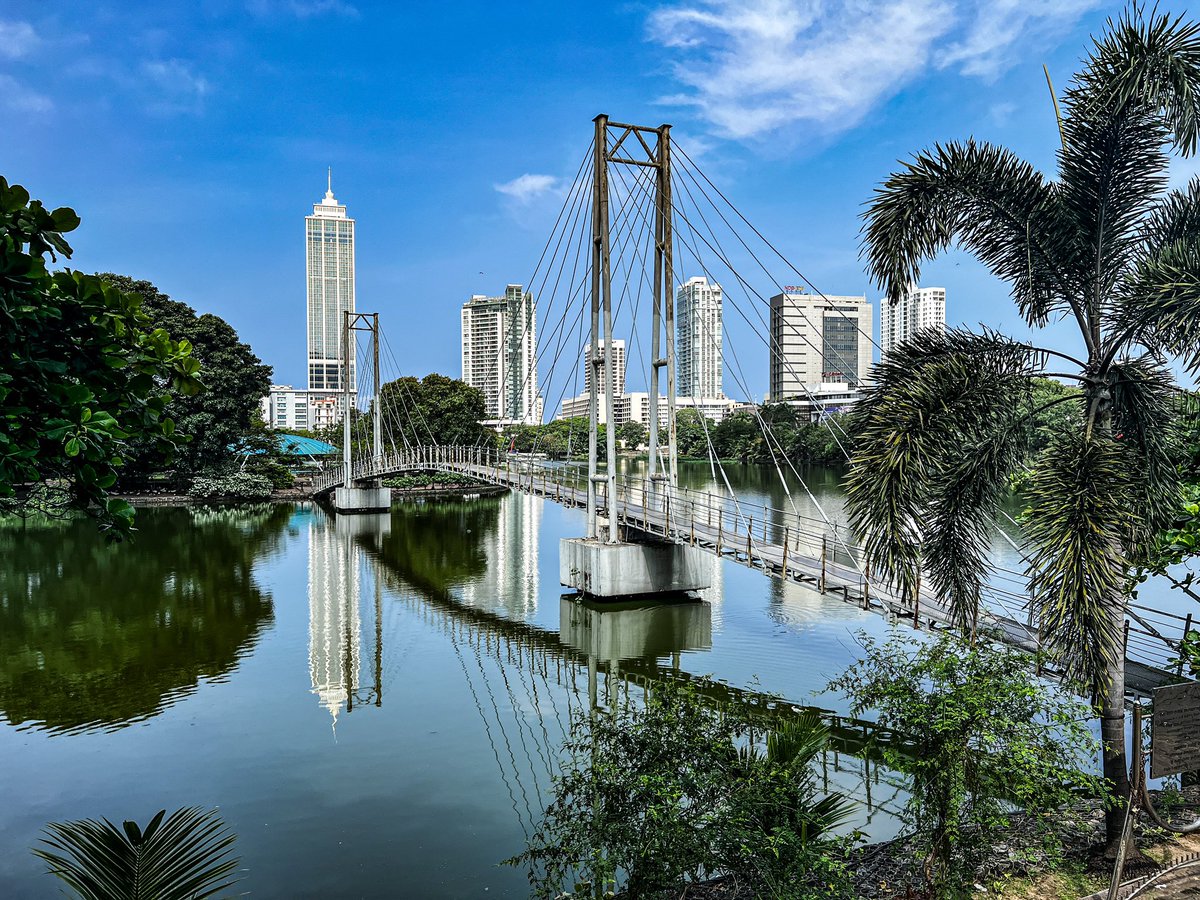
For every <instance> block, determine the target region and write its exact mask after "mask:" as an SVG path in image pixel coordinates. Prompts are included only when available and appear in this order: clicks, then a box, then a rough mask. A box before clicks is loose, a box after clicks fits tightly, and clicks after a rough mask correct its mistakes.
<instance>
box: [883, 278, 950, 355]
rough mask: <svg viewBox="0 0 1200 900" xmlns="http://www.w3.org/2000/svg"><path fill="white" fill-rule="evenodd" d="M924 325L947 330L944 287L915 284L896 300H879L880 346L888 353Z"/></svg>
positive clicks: (925, 327)
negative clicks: (916, 285) (927, 286)
mask: <svg viewBox="0 0 1200 900" xmlns="http://www.w3.org/2000/svg"><path fill="white" fill-rule="evenodd" d="M927 328H932V329H936V330H937V331H942V332H944V331H945V330H946V289H945V288H940V287H929V288H919V287H914V288H912V289H911V290H909V292H908V293H907V294H905V295H904V296H903V297H901V298H900V299H899V300H898V301H897V302H895V303H889V302H888V300H887V298H886V297H885V298H884V299H883V300H880V301H879V346H880V347H881V348H882V351H883V353H885V354H886V353H888V352H889V351H890V350H891V349H892V348H893V347H895V346H896V345H897V344H902V343H903V342H904V341H907V340H908V339H909V338H911V337H913V336H914V335H916V333H917V332H918V331H924V330H925V329H927Z"/></svg>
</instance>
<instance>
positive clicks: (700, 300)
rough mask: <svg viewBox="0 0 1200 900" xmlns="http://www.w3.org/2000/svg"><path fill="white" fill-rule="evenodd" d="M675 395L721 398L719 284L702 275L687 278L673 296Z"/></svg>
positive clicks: (722, 393)
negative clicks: (710, 281)
mask: <svg viewBox="0 0 1200 900" xmlns="http://www.w3.org/2000/svg"><path fill="white" fill-rule="evenodd" d="M675 327H676V332H677V339H676V341H675V355H676V359H677V363H676V365H677V366H678V381H677V382H676V394H677V395H678V396H680V397H723V396H724V395H725V393H724V391H723V389H722V380H723V378H722V376H723V370H722V365H721V286H720V285H719V284H709V283H708V279H707V278H704V277H702V276H697V277H695V278H689V279H688V280H687V281H686V282H685V283H684V284H683V285H681V286H680V288H679V291H678V292H677V293H676V295H675Z"/></svg>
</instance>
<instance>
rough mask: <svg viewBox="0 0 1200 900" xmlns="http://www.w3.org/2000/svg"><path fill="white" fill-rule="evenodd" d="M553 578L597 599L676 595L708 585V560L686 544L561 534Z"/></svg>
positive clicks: (709, 583)
mask: <svg viewBox="0 0 1200 900" xmlns="http://www.w3.org/2000/svg"><path fill="white" fill-rule="evenodd" d="M558 577H559V581H560V582H561V583H562V584H565V585H567V586H568V587H572V588H575V589H576V590H578V591H582V592H583V593H584V594H586V595H588V596H589V597H596V598H600V599H610V598H612V599H615V598H619V597H644V596H646V595H648V594H678V593H683V592H687V591H702V590H704V589H705V588H707V587H710V586H711V583H712V561H711V559H709V558H708V556H707V555H706V554H705V553H704V552H703V551H702V550H698V549H696V548H694V547H690V546H688V545H687V544H676V543H672V542H667V541H651V542H647V543H643V544H628V543H619V544H609V543H607V542H605V541H603V540H590V539H587V538H564V539H563V540H561V541H560V542H559V545H558Z"/></svg>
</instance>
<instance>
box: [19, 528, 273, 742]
mask: <svg viewBox="0 0 1200 900" xmlns="http://www.w3.org/2000/svg"><path fill="white" fill-rule="evenodd" d="M290 516H291V509H290V508H289V507H286V506H263V507H252V508H249V509H236V510H233V509H220V510H206V509H195V510H192V509H182V508H175V509H147V510H143V511H142V513H141V516H140V519H139V525H140V527H141V531H140V532H139V534H138V538H137V540H136V541H133V542H130V543H126V544H122V545H118V546H106V545H105V544H104V542H103V540H101V539H98V538H97V536H96V534H95V530H94V529H93V528H92V527H91V526H90V525H89V523H87V522H84V521H69V522H48V523H44V524H41V525H37V524H34V523H27V524H25V525H24V526H21V525H7V524H0V559H3V560H4V561H5V563H4V565H3V567H0V712H3V714H4V715H5V716H6V717H7V718H8V720H9V721H11V722H14V723H21V722H30V721H32V722H39V723H42V727H45V728H47V729H50V730H74V729H79V728H88V727H96V726H98V727H114V726H117V727H119V726H122V725H126V724H128V723H130V722H132V721H136V720H138V719H142V718H145V717H147V716H151V715H154V714H156V713H157V712H158V711H159V710H160V709H161V708H162V707H163V705H164V702H166V701H167V700H168V699H169V698H171V697H173V696H177V695H178V694H179V693H181V692H186V691H190V690H192V689H193V688H194V687H195V685H196V684H197V682H198V680H199V679H200V678H202V677H208V678H212V677H216V676H219V675H222V674H224V673H226V672H228V671H229V670H230V669H232V668H233V667H234V666H235V665H236V664H237V661H238V659H239V658H240V657H241V656H242V655H243V654H245V653H246V652H247V650H248V649H249V648H250V647H252V646H253V644H254V641H255V639H256V638H257V636H258V635H259V634H260V633H261V631H262V629H263V628H264V627H265V626H266V625H268V624H269V623H270V622H271V621H272V618H273V610H272V604H271V598H270V595H269V594H266V593H264V592H263V591H262V590H260V588H259V587H258V585H257V584H256V583H255V581H254V578H253V576H252V572H253V566H254V563H255V562H256V560H258V559H259V558H261V557H262V556H263V555H264V554H265V553H268V552H271V551H273V550H274V548H275V547H276V546H277V543H278V540H279V538H280V536H281V535H282V533H283V530H284V528H285V527H286V525H287V522H288V519H289V517H290Z"/></svg>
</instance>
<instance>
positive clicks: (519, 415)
mask: <svg viewBox="0 0 1200 900" xmlns="http://www.w3.org/2000/svg"><path fill="white" fill-rule="evenodd" d="M462 380H463V381H465V382H466V383H467V384H469V385H471V386H472V387H477V388H479V389H480V390H481V391H483V398H484V401H485V403H486V404H487V415H488V418H489V419H491V420H492V421H494V422H498V423H499V422H517V423H521V424H525V425H538V424H541V420H542V409H541V402H540V399H541V398H540V396H539V395H538V380H537V304H536V303H535V301H534V298H533V295H532V294H530V293H528V292H527V291H526V290H525V289H524V287H522V286H521V285H519V284H510V285H508V287H506V288H505V290H504V296H503V297H487V296H484V295H483V294H475V295H474V296H472V297H471V299H470V300H468V301H467V302H466V303H464V304H463V308H462Z"/></svg>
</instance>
